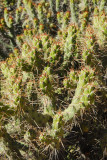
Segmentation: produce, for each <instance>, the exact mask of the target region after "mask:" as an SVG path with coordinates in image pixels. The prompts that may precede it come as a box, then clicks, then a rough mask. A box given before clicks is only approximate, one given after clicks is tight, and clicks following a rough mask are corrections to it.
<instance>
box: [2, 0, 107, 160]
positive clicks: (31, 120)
mask: <svg viewBox="0 0 107 160" xmlns="http://www.w3.org/2000/svg"><path fill="white" fill-rule="evenodd" d="M105 3H106V1H104V0H101V1H98V0H97V1H94V0H92V1H88V0H78V1H74V0H63V1H61V0H40V1H37V2H36V1H33V0H19V1H7V0H5V1H3V2H2V5H3V6H4V14H3V15H4V16H3V17H2V18H1V19H0V33H1V35H2V37H4V38H7V40H8V41H9V46H8V47H9V49H10V51H11V53H9V57H8V58H7V59H6V61H2V62H0V66H1V102H0V119H1V124H0V125H1V128H0V137H1V139H2V140H1V142H2V143H1V144H2V146H3V147H4V146H5V147H6V149H5V154H6V157H7V158H9V159H12V160H14V159H15V158H16V159H29V160H30V159H32V160H33V159H38V160H39V159H40V160H43V159H58V157H60V154H58V155H57V152H59V153H60V151H61V150H62V148H63V150H64V145H65V143H64V142H65V141H66V137H67V136H68V135H69V134H70V132H72V131H71V128H73V126H74V121H75V120H76V119H81V117H82V116H83V115H84V114H85V113H86V112H89V113H90V111H91V110H94V109H95V108H96V107H98V104H99V103H101V101H102V98H103V99H105V97H106V93H105V84H104V80H103V78H102V75H103V73H102V71H103V66H102V63H101V54H100V52H101V51H102V52H103V50H104V49H105V44H106V35H107V30H106V27H107V24H106V21H105V20H106V10H105ZM102 86H104V87H102ZM90 114H91V113H90ZM77 121H78V120H77ZM78 123H79V122H78ZM69 126H71V127H69ZM71 148H72V147H71ZM76 149H77V148H75V147H74V149H73V151H72V153H73V152H74V151H76ZM41 150H42V152H41ZM3 154H4V153H3ZM84 156H85V155H84ZM27 157H29V158H27ZM67 157H69V154H68V156H67ZM59 159H62V158H59ZM65 159H67V158H66V157H65ZM68 159H69V158H68ZM68 159H67V160H68Z"/></svg>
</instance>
